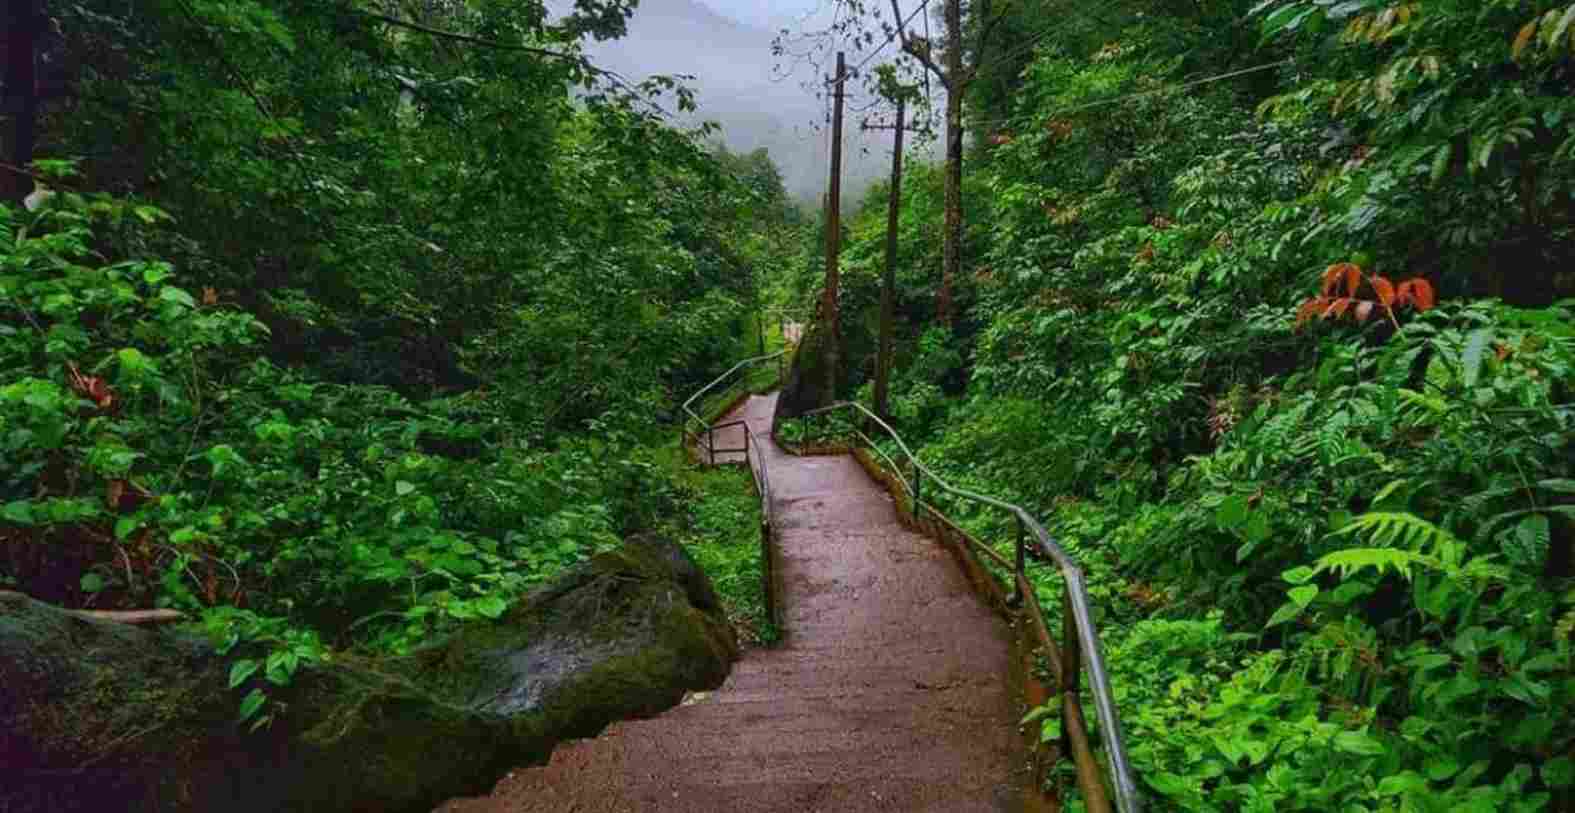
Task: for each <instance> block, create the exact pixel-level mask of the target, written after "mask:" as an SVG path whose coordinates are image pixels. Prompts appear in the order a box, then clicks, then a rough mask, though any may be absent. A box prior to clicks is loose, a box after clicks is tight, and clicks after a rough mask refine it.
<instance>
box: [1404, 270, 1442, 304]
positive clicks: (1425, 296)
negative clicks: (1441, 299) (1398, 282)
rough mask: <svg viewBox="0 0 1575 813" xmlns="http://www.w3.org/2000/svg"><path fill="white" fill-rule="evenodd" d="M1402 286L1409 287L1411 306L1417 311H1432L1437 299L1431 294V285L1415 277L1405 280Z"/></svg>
mask: <svg viewBox="0 0 1575 813" xmlns="http://www.w3.org/2000/svg"><path fill="white" fill-rule="evenodd" d="M1402 284H1404V285H1410V286H1411V306H1412V307H1414V308H1416V309H1417V310H1418V311H1427V310H1432V308H1433V305H1435V304H1437V302H1438V299H1437V297H1436V296H1435V295H1434V294H1433V283H1431V282H1428V281H1427V280H1425V279H1422V278H1421V277H1417V278H1416V279H1412V280H1406V281H1405V282H1404V283H1402Z"/></svg>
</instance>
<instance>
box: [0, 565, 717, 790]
mask: <svg viewBox="0 0 1575 813" xmlns="http://www.w3.org/2000/svg"><path fill="white" fill-rule="evenodd" d="M736 654H737V649H736V643H735V641H734V638H733V632H732V629H731V627H730V626H729V625H728V623H727V620H726V617H725V614H724V612H723V610H722V608H721V606H720V604H719V602H718V601H717V597H716V594H715V593H714V592H713V590H712V588H711V585H710V582H709V581H708V580H707V579H706V577H705V574H704V573H703V572H701V571H700V570H699V569H698V568H697V567H696V566H695V565H694V563H693V562H692V561H691V560H690V559H689V557H688V555H687V554H686V553H685V552H684V550H683V549H682V548H681V547H680V546H678V545H677V544H675V543H673V542H670V541H667V540H663V539H660V538H656V537H644V538H638V539H635V540H631V541H630V542H629V543H628V544H626V545H625V546H624V547H622V548H620V549H618V550H616V551H613V552H610V553H605V554H601V555H599V556H597V557H595V558H593V559H591V560H590V561H588V562H586V563H585V564H583V565H581V566H579V567H576V568H574V569H572V570H570V571H569V572H567V573H565V574H564V575H563V576H562V577H561V578H559V579H557V580H555V581H554V582H552V583H551V584H550V585H548V586H547V587H545V588H542V589H541V590H539V591H537V592H535V593H533V594H531V595H530V596H528V597H527V598H526V599H524V600H523V601H521V602H520V603H519V604H518V605H517V606H516V607H515V608H513V609H512V610H511V611H510V612H509V613H508V614H506V615H505V617H504V618H503V619H501V620H500V621H499V622H497V623H495V624H488V625H473V626H470V627H467V628H465V629H464V630H462V631H461V632H459V633H457V634H456V635H454V636H452V637H451V638H449V639H448V640H446V641H443V642H441V643H439V644H436V645H433V646H431V647H429V648H427V649H424V650H422V651H419V652H417V653H414V654H412V655H410V656H408V657H405V658H375V659H374V658H365V659H363V658H357V657H352V656H341V657H339V658H336V659H335V662H334V663H333V664H331V665H329V666H326V667H321V668H316V669H313V670H310V671H305V672H302V673H301V674H299V675H297V677H296V680H295V681H294V683H293V684H292V685H291V686H290V687H289V689H287V690H280V691H278V696H279V702H280V703H281V705H280V710H279V712H278V714H277V719H276V722H275V723H274V725H273V726H272V727H271V728H269V729H268V730H266V731H263V732H259V733H255V734H248V733H246V732H245V730H244V728H243V727H241V726H239V725H238V724H237V723H236V722H235V712H236V706H237V702H238V699H239V698H240V696H241V694H242V692H243V691H244V690H245V689H246V688H247V687H245V686H243V687H241V688H240V689H239V690H231V689H229V688H228V674H229V660H230V659H228V658H224V657H220V656H218V655H217V654H216V653H215V652H214V651H213V649H212V648H211V647H210V646H208V645H207V643H206V642H205V641H203V640H202V639H201V638H198V637H194V636H192V635H190V634H188V633H185V632H183V631H181V630H178V629H177V630H168V631H165V630H159V631H155V630H150V629H144V628H139V627H131V626H126V625H123V624H117V623H113V622H107V621H98V620H91V619H86V618H83V617H81V616H78V615H74V614H71V613H68V612H66V611H63V610H60V609H58V608H55V607H52V606H49V605H46V604H41V603H39V602H36V601H33V600H31V599H29V598H27V597H25V596H22V595H20V594H17V593H5V592H0V766H4V781H3V782H0V810H4V811H7V813H20V812H21V811H34V810H37V811H44V810H48V811H73V810H83V811H87V810H92V811H103V810H136V811H141V810H149V811H151V810H177V811H182V810H193V811H195V810H226V811H232V810H233V811H264V810H267V811H276V810H332V811H341V810H352V811H354V810H365V811H405V810H409V811H418V810H419V811H427V810H430V809H431V808H432V807H433V806H434V805H435V804H437V803H438V802H440V801H442V800H444V799H447V798H450V797H453V796H461V795H475V794H478V793H482V792H485V791H487V790H489V789H490V788H491V785H492V784H493V783H494V782H495V781H496V780H497V779H498V778H499V777H500V776H501V775H502V774H503V773H505V772H507V771H508V770H509V769H510V768H512V767H515V766H517V765H523V764H531V763H539V762H541V761H544V760H545V759H546V758H547V757H548V756H549V755H550V754H551V752H552V749H553V747H554V746H555V745H556V744H557V743H558V742H559V741H561V740H564V739H569V738H574V737H585V736H591V735H594V734H595V733H597V732H598V731H600V730H601V729H602V728H603V727H604V726H606V725H607V724H608V723H610V722H613V721H616V720H619V719H623V718H627V717H633V716H648V715H652V714H656V713H658V712H661V711H663V710H664V709H667V708H670V707H671V706H673V705H675V704H676V703H678V701H679V700H680V699H681V698H682V697H683V694H684V692H685V691H689V690H700V689H711V688H715V687H717V686H719V685H721V683H722V681H723V680H724V679H725V678H726V676H727V673H728V670H729V668H730V664H731V661H732V659H733V658H734V657H735V656H736Z"/></svg>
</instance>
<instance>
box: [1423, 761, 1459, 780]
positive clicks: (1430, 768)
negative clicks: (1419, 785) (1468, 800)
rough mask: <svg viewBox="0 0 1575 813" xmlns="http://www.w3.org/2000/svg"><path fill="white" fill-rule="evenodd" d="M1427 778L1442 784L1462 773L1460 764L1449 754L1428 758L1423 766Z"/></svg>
mask: <svg viewBox="0 0 1575 813" xmlns="http://www.w3.org/2000/svg"><path fill="white" fill-rule="evenodd" d="M1423 770H1425V771H1426V772H1427V778H1428V779H1431V780H1433V781H1434V782H1442V781H1444V780H1445V779H1448V778H1449V777H1451V776H1454V775H1455V774H1457V773H1460V763H1459V762H1458V761H1456V760H1455V758H1454V757H1452V756H1449V755H1448V754H1435V755H1433V756H1431V757H1428V758H1427V762H1426V763H1425V764H1424V765H1423Z"/></svg>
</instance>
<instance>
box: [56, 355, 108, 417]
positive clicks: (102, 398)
mask: <svg viewBox="0 0 1575 813" xmlns="http://www.w3.org/2000/svg"><path fill="white" fill-rule="evenodd" d="M66 372H67V373H68V374H69V375H70V376H71V389H73V390H75V391H76V393H77V395H80V396H82V397H83V398H86V399H88V400H89V401H92V402H93V403H94V404H97V405H98V408H99V409H109V408H110V406H111V405H112V404H114V403H115V394H114V393H113V392H110V389H109V384H106V383H105V382H104V379H102V378H99V377H98V376H94V375H83V374H82V371H81V370H79V369H77V366H76V365H75V364H71V363H67V365H66Z"/></svg>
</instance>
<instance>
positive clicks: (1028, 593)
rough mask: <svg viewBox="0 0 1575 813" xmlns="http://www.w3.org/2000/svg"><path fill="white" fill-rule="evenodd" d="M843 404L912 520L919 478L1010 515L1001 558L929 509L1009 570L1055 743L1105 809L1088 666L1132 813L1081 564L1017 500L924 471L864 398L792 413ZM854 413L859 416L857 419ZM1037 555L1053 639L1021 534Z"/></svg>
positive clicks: (1138, 802)
mask: <svg viewBox="0 0 1575 813" xmlns="http://www.w3.org/2000/svg"><path fill="white" fill-rule="evenodd" d="M838 411H846V412H847V413H848V416H849V431H850V432H851V434H853V435H856V436H857V437H858V438H859V439H861V440H862V441H863V442H864V443H865V445H867V446H868V447H869V448H870V449H871V450H872V451H874V452H875V453H877V454H879V455H880V456H881V457H882V458H883V459H884V460H885V461H886V463H887V465H889V466H890V467H891V472H892V474H893V475H895V477H894V479H895V480H896V482H897V483H899V484H900V485H901V486H902V487H903V489H904V490H905V491H907V494H908V498H909V501H910V502H911V503H912V511H913V518H914V520H915V521H916V522H917V521H920V520H921V519H922V518H923V514H924V511H925V506H924V499H923V496H922V495H923V490H924V486H925V483H926V480H928V481H929V483H930V484H931V487H933V488H937V489H939V490H940V491H941V492H944V493H947V494H951V495H954V496H956V497H959V498H961V499H964V500H968V501H970V502H975V503H979V504H981V505H985V506H989V507H990V508H994V509H997V510H1000V511H1005V512H1006V513H1008V514H1010V515H1011V516H1012V517H1013V518H1015V519H1016V521H1017V540H1016V545H1015V548H1016V557H1015V561H1013V562H1008V561H1007V560H1006V558H1005V557H1004V556H1002V555H1001V554H999V553H997V552H996V551H995V550H993V549H991V548H990V547H989V546H988V545H985V544H983V543H982V542H979V541H978V540H976V539H974V538H973V537H972V536H970V535H968V534H967V533H966V532H963V531H962V530H961V529H960V528H957V526H956V525H955V524H953V523H952V522H951V521H950V520H948V519H946V517H945V516H944V515H942V514H941V513H940V512H939V511H936V510H934V509H931V513H932V514H933V515H934V518H935V519H936V520H938V521H940V522H941V523H943V524H945V525H946V526H949V527H950V528H952V529H954V530H955V531H956V532H957V533H958V535H959V536H960V537H961V538H963V539H965V540H966V541H967V542H968V543H970V544H971V545H972V546H973V547H974V548H976V549H977V550H980V551H982V552H983V553H985V554H986V555H987V556H989V557H990V558H991V559H992V560H993V561H995V562H996V563H997V564H998V565H1000V566H1001V567H1002V568H1004V569H1006V570H1008V571H1010V572H1011V573H1012V582H1013V584H1012V585H1010V588H1011V589H1010V592H1012V593H1013V600H1014V603H1015V604H1017V606H1020V607H1021V608H1022V610H1023V613H1024V615H1025V616H1026V618H1027V620H1028V622H1029V623H1030V624H1031V625H1032V627H1033V633H1034V637H1035V638H1037V639H1038V643H1039V646H1040V647H1041V648H1042V649H1043V651H1044V654H1045V659H1046V660H1047V661H1048V662H1049V666H1050V671H1051V672H1052V673H1053V674H1054V676H1055V679H1056V684H1057V688H1058V689H1059V691H1060V693H1061V723H1062V725H1061V730H1062V740H1063V745H1064V746H1065V748H1066V749H1067V750H1069V751H1070V752H1071V754H1072V759H1073V763H1074V765H1075V767H1076V769H1077V784H1078V787H1079V789H1080V790H1081V791H1082V793H1083V799H1084V802H1085V804H1086V806H1087V809H1088V810H1089V811H1090V812H1091V813H1105V812H1106V811H1109V810H1111V802H1110V797H1109V795H1108V794H1107V793H1106V789H1105V784H1104V782H1103V780H1102V778H1101V777H1102V773H1103V772H1102V770H1101V768H1100V766H1099V763H1098V762H1097V761H1096V760H1095V758H1094V753H1093V748H1092V747H1091V746H1090V744H1089V738H1088V728H1087V724H1086V722H1085V720H1084V717H1083V710H1082V703H1081V690H1080V688H1079V685H1078V681H1079V678H1080V675H1081V673H1082V672H1083V671H1084V670H1086V671H1087V672H1088V686H1089V690H1090V692H1091V693H1092V694H1093V698H1094V712H1095V714H1096V715H1097V716H1098V719H1099V728H1100V733H1101V734H1102V735H1103V740H1104V745H1105V753H1106V755H1107V756H1108V757H1109V762H1110V779H1111V787H1112V790H1113V791H1114V795H1115V809H1116V810H1119V811H1120V813H1138V811H1140V810H1141V809H1142V798H1141V796H1140V795H1139V793H1138V786H1137V780H1136V778H1135V777H1134V776H1133V773H1132V765H1131V763H1130V761H1129V760H1128V758H1127V751H1126V744H1125V741H1124V740H1123V738H1122V734H1121V718H1120V717H1119V716H1118V715H1117V714H1116V704H1115V698H1114V696H1113V694H1112V693H1111V690H1110V677H1109V674H1108V673H1107V672H1106V671H1105V659H1104V654H1103V652H1102V650H1101V647H1100V643H1099V631H1098V630H1097V629H1095V627H1094V620H1093V615H1092V612H1091V610H1090V605H1089V600H1088V587H1087V585H1086V584H1085V582H1084V580H1083V570H1082V568H1080V567H1079V566H1078V564H1077V562H1076V560H1074V559H1073V558H1072V557H1071V556H1070V555H1068V554H1067V552H1066V551H1065V550H1063V549H1062V548H1061V546H1059V545H1057V544H1056V543H1055V542H1054V541H1053V540H1051V538H1050V534H1049V533H1048V532H1046V531H1045V529H1044V526H1043V525H1040V524H1039V522H1038V520H1036V519H1034V518H1033V517H1032V516H1031V515H1029V513H1028V512H1027V511H1025V510H1023V509H1022V508H1021V507H1019V506H1016V505H1013V504H1011V503H1008V502H1005V501H1003V500H998V499H995V498H993V497H988V496H985V495H983V494H975V493H973V492H971V491H965V490H963V489H960V488H957V487H955V486H953V485H951V484H950V483H948V482H946V480H944V479H943V478H941V477H940V476H939V475H937V474H935V472H933V471H931V470H930V469H928V468H927V467H925V465H924V464H923V463H921V462H920V461H919V458H918V456H917V455H915V454H914V453H913V451H912V450H911V449H909V448H908V444H906V443H904V442H903V440H902V437H901V436H900V435H898V434H897V431H896V430H895V429H892V428H891V426H890V425H889V424H887V423H886V422H885V421H884V420H881V418H880V417H879V416H878V415H876V414H875V413H873V412H871V411H870V410H868V409H866V408H865V407H864V406H862V405H860V404H856V403H851V402H847V401H843V402H839V403H835V404H832V405H830V406H827V407H822V408H820V409H814V410H810V411H808V412H805V413H804V414H802V415H800V416H798V418H796V420H802V421H804V429H805V433H804V434H805V436H806V437H807V435H808V430H809V421H808V420H807V419H810V418H814V417H816V416H826V417H827V418H829V417H830V416H831V414H832V413H835V412H838ZM861 418H862V420H861ZM861 423H864V424H865V425H869V424H873V425H875V426H879V427H880V428H881V429H882V430H884V431H885V432H886V434H887V435H889V436H890V437H891V439H892V440H893V441H895V442H896V445H897V448H898V449H900V450H901V453H902V455H903V456H904V457H906V459H907V462H908V466H907V473H906V474H905V473H904V468H903V467H902V466H900V465H899V464H898V463H897V461H895V460H893V459H892V457H891V455H889V454H887V453H886V452H885V451H884V450H882V449H881V448H880V446H879V445H878V444H876V443H875V441H874V440H873V439H871V438H870V436H869V435H866V434H865V433H864V431H863V429H861V428H860V424H861ZM1030 537H1031V538H1032V541H1033V544H1034V545H1036V546H1037V549H1038V550H1039V551H1040V552H1041V553H1042V554H1043V555H1045V556H1047V557H1049V558H1050V560H1051V561H1053V562H1054V563H1055V565H1056V567H1057V569H1058V570H1059V571H1060V574H1061V580H1062V582H1063V584H1064V585H1065V590H1063V591H1062V594H1061V595H1062V599H1061V604H1062V614H1061V615H1062V619H1061V620H1062V641H1063V644H1062V646H1061V647H1057V646H1056V644H1055V641H1054V640H1053V639H1052V638H1051V636H1050V631H1049V629H1050V628H1049V625H1048V624H1047V623H1046V620H1045V614H1044V609H1043V608H1042V607H1041V606H1040V604H1039V597H1038V595H1037V594H1036V593H1035V592H1034V586H1033V583H1032V582H1030V581H1029V580H1028V571H1027V559H1028V545H1029V538H1030Z"/></svg>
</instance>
